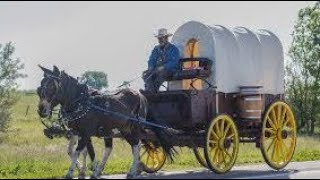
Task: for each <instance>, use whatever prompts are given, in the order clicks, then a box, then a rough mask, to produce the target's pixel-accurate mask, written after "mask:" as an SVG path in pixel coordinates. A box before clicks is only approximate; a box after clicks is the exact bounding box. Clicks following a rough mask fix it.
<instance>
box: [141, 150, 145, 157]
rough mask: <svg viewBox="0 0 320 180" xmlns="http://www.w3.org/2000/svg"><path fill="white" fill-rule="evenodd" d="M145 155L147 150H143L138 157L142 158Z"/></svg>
mask: <svg viewBox="0 0 320 180" xmlns="http://www.w3.org/2000/svg"><path fill="white" fill-rule="evenodd" d="M146 154H147V150H146V149H145V150H144V152H143V153H142V154H141V156H140V157H144V155H146Z"/></svg>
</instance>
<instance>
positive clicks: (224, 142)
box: [219, 138, 232, 149]
mask: <svg viewBox="0 0 320 180" xmlns="http://www.w3.org/2000/svg"><path fill="white" fill-rule="evenodd" d="M231 143H232V142H231V139H225V138H221V139H220V140H219V149H229V148H230V146H231Z"/></svg>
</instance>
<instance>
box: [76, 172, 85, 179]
mask: <svg viewBox="0 0 320 180" xmlns="http://www.w3.org/2000/svg"><path fill="white" fill-rule="evenodd" d="M78 179H86V174H85V173H80V174H79V177H78Z"/></svg>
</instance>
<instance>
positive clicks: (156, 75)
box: [143, 70, 174, 93]
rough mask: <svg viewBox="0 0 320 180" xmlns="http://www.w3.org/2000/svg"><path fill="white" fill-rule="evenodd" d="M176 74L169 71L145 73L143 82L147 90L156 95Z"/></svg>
mask: <svg viewBox="0 0 320 180" xmlns="http://www.w3.org/2000/svg"><path fill="white" fill-rule="evenodd" d="M173 73H174V72H172V71H168V70H161V71H149V70H148V71H145V72H144V74H143V80H144V83H145V90H146V91H150V92H153V93H156V92H158V91H159V88H160V87H161V85H162V84H163V83H164V82H165V81H166V80H167V79H168V78H169V77H170V76H172V75H173Z"/></svg>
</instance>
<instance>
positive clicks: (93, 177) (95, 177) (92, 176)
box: [90, 175, 100, 179]
mask: <svg viewBox="0 0 320 180" xmlns="http://www.w3.org/2000/svg"><path fill="white" fill-rule="evenodd" d="M90 179H100V177H97V176H95V175H91V176H90Z"/></svg>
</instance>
